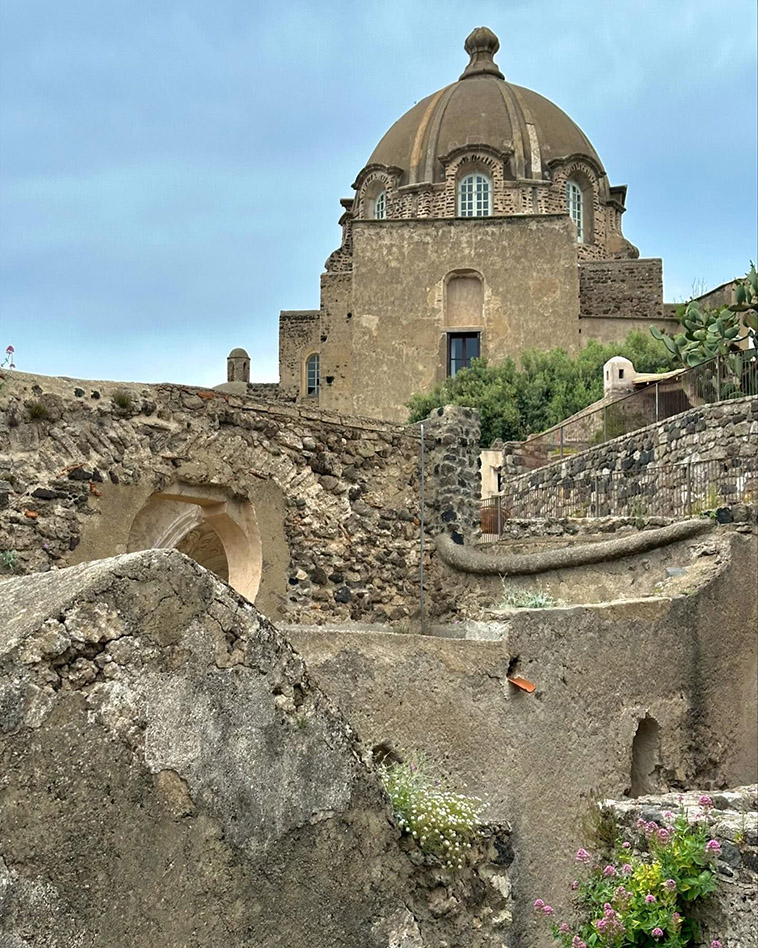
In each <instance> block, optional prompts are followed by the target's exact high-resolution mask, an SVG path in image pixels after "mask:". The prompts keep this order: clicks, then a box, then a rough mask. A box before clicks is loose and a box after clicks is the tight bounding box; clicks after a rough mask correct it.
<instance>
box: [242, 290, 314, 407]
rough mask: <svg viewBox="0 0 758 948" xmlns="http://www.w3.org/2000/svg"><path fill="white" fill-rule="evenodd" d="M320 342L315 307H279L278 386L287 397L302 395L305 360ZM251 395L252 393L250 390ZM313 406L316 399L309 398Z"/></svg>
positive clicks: (298, 397) (303, 394)
mask: <svg viewBox="0 0 758 948" xmlns="http://www.w3.org/2000/svg"><path fill="white" fill-rule="evenodd" d="M319 345H320V313H319V311H318V310H317V309H304V310H282V312H281V313H280V314H279V387H280V388H281V390H282V393H283V394H284V395H286V396H289V397H290V398H296V399H300V398H301V397H305V389H304V378H305V374H304V373H305V360H306V359H307V357H308V355H310V354H311V353H312V352H318V349H319ZM251 394H254V393H251ZM313 402H314V404H315V405H317V404H318V401H317V399H313Z"/></svg>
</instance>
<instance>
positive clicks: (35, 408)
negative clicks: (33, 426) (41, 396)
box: [26, 402, 50, 421]
mask: <svg viewBox="0 0 758 948" xmlns="http://www.w3.org/2000/svg"><path fill="white" fill-rule="evenodd" d="M26 415H27V417H28V419H29V421H47V420H48V419H49V418H50V412H49V411H48V410H47V405H45V403H44V402H29V403H28V404H27V406H26Z"/></svg>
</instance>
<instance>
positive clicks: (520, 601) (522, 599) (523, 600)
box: [497, 576, 561, 609]
mask: <svg viewBox="0 0 758 948" xmlns="http://www.w3.org/2000/svg"><path fill="white" fill-rule="evenodd" d="M500 582H501V584H502V587H503V598H502V599H501V600H500V602H499V603H498V606H497V608H498V609H552V608H553V606H559V605H560V604H561V603H560V600H558V599H554V598H553V597H552V596H551V595H549V593H546V592H542V590H537V591H536V592H529V591H527V590H525V589H509V588H508V584H507V582H506V580H505V577H504V576H501V577H500Z"/></svg>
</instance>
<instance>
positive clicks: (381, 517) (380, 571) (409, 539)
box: [0, 374, 479, 621]
mask: <svg viewBox="0 0 758 948" xmlns="http://www.w3.org/2000/svg"><path fill="white" fill-rule="evenodd" d="M464 429H465V431H464ZM478 429H479V426H478V419H477V416H476V414H475V413H473V412H471V411H469V410H467V409H463V410H461V409H447V410H445V412H443V413H441V414H439V415H438V416H436V417H435V419H431V420H430V421H429V422H428V423H427V432H428V436H427V438H426V450H427V476H428V484H427V509H426V516H425V525H426V530H427V540H426V550H427V557H428V565H429V566H430V567H431V566H432V565H433V553H432V550H433V542H432V541H433V537H434V536H435V535H436V534H437V533H439V532H441V531H448V532H450V533H452V534H458V535H459V536H460V537H463V536H465V535H466V534H467V533H468V534H471V533H472V532H473V531H474V530H475V525H476V520H477V516H478V512H477V498H478V496H479V485H478V468H477V464H478V450H479V449H478V435H479V430H478ZM0 443H2V444H3V447H4V449H5V450H4V451H3V453H2V454H0V553H2V555H3V559H2V560H0V572H2V571H4V572H5V573H6V574H7V573H8V572H11V571H18V572H35V571H40V570H49V569H51V568H53V567H60V566H66V565H70V564H73V563H77V562H85V561H88V560H94V559H102V558H105V557H107V556H112V555H116V554H118V553H123V552H126V551H127V550H128V549H129V539H130V531H131V529H132V525H133V524H134V520H135V517H136V516H137V514H138V513H139V512H140V511H141V510H143V508H144V507H145V505H146V504H147V503H148V501H149V500H150V498H151V497H152V496H153V495H154V493H155V492H164V493H165V492H168V493H172V492H174V491H180V490H182V489H186V488H192V489H194V490H195V491H198V490H200V489H204V490H209V489H211V488H213V489H214V490H223V491H225V492H226V496H228V498H229V499H231V500H233V501H234V502H235V503H238V502H240V503H243V504H249V505H251V507H252V510H253V511H254V515H255V518H256V519H257V525H258V530H259V533H260V538H261V545H262V577H261V581H260V590H259V593H258V596H257V598H256V604H257V605H258V606H259V607H260V608H261V609H262V610H263V611H264V612H265V613H266V614H267V615H270V616H274V617H275V616H282V615H285V614H286V615H287V617H288V618H289V619H291V620H292V621H296V620H297V619H298V617H306V616H307V618H308V620H309V621H314V619H315V621H326V620H334V619H339V618H342V619H361V620H367V619H370V620H372V621H387V620H402V619H404V618H405V617H407V616H409V615H412V614H413V612H414V610H415V609H416V607H417V602H418V593H419V562H420V559H419V557H420V552H419V550H420V529H419V521H420V518H419V513H420V483H419V474H420V471H419V460H420V434H419V428H418V426H413V427H411V426H403V425H399V424H393V423H384V422H380V421H370V420H366V419H359V418H347V417H344V416H341V415H337V414H334V413H329V412H325V411H319V410H317V409H311V408H308V407H307V406H299V407H298V406H294V405H286V404H282V403H275V402H263V401H256V400H254V399H250V398H245V397H240V396H233V395H227V394H222V393H219V392H209V391H204V390H199V389H191V388H186V387H182V386H175V385H150V386H146V385H123V384H116V383H110V382H108V383H101V382H80V381H76V380H70V379H55V378H45V377H40V376H30V375H21V374H14V375H13V376H12V377H8V378H7V379H6V382H5V385H4V387H3V389H2V391H1V392H0ZM443 595H444V594H443ZM430 607H431V608H434V605H433V604H430ZM439 608H440V609H443V610H444V603H441V604H440V606H439ZM319 617H322V618H321V619H319Z"/></svg>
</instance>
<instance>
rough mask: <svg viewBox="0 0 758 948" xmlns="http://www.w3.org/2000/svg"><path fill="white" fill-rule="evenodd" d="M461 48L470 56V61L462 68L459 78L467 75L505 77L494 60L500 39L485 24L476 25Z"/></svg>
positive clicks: (465, 77)
mask: <svg viewBox="0 0 758 948" xmlns="http://www.w3.org/2000/svg"><path fill="white" fill-rule="evenodd" d="M463 48H464V49H465V50H466V52H467V53H468V54H469V56H470V57H471V62H470V63H469V64H468V66H466V68H465V69H464V70H463V74H462V75H461V79H468V78H469V76H497V78H498V79H505V76H504V75H503V74H502V72H500V70H499V69H498V67H497V63H496V62H495V59H494V56H495V53H496V52H497V51H498V50H499V49H500V40H499V39H498V38H497V36H495V34H494V33H493V32H492V30H491V29H489V27H487V26H477V28H476V29H475V30H472V31H471V33H469V35H468V36H467V37H466V42H465V43H464V44H463Z"/></svg>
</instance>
